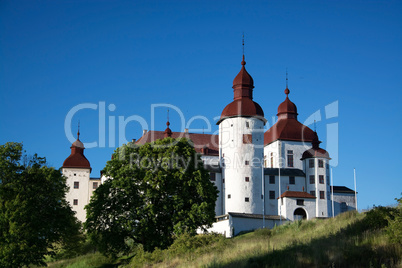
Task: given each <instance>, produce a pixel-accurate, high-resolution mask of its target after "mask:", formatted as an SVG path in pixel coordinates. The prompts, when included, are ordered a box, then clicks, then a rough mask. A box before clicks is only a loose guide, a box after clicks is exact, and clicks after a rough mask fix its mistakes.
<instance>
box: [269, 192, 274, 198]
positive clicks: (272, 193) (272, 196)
mask: <svg viewBox="0 0 402 268" xmlns="http://www.w3.org/2000/svg"><path fill="white" fill-rule="evenodd" d="M269 199H275V191H269Z"/></svg>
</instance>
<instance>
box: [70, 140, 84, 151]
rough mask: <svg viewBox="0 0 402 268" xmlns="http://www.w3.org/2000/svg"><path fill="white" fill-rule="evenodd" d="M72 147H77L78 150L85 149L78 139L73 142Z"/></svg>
mask: <svg viewBox="0 0 402 268" xmlns="http://www.w3.org/2000/svg"><path fill="white" fill-rule="evenodd" d="M72 146H75V147H79V148H84V149H85V147H84V144H83V143H82V142H81V141H80V140H79V139H77V140H76V141H75V142H73V145H72Z"/></svg>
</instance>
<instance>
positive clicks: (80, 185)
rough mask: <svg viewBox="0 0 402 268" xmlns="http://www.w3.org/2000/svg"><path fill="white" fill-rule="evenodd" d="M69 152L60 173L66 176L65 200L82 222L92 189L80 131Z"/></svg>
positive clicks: (84, 218)
mask: <svg viewBox="0 0 402 268" xmlns="http://www.w3.org/2000/svg"><path fill="white" fill-rule="evenodd" d="M70 148H71V154H70V156H69V157H67V158H66V160H64V163H63V166H62V173H63V175H64V176H65V177H66V178H67V186H68V187H69V190H68V192H67V194H66V200H67V201H68V202H70V204H71V206H72V208H73V210H74V211H75V212H76V213H77V214H76V217H77V218H78V219H79V220H80V221H82V222H84V221H85V220H86V211H85V206H86V205H87V204H88V203H89V199H90V196H91V194H92V191H93V190H94V189H93V187H92V185H90V173H91V165H90V164H89V161H88V159H87V158H86V157H85V155H84V149H85V147H84V144H83V143H82V142H81V141H80V132H79V131H78V133H77V140H76V141H75V142H74V143H73V144H72V145H71V147H70Z"/></svg>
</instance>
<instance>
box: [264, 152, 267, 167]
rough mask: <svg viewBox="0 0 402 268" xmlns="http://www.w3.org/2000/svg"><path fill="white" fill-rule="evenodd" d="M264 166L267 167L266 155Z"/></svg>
mask: <svg viewBox="0 0 402 268" xmlns="http://www.w3.org/2000/svg"><path fill="white" fill-rule="evenodd" d="M264 167H267V156H266V155H264Z"/></svg>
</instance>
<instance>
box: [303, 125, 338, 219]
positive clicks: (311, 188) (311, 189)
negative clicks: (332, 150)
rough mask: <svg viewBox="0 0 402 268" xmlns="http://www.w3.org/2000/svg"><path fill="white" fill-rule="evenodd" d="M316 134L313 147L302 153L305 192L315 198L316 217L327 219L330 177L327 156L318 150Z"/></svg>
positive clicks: (326, 153) (324, 151)
mask: <svg viewBox="0 0 402 268" xmlns="http://www.w3.org/2000/svg"><path fill="white" fill-rule="evenodd" d="M320 143H321V141H319V139H318V135H317V132H314V139H313V141H312V145H313V147H312V148H310V149H308V150H307V151H305V152H304V153H303V156H302V158H301V160H302V161H303V166H304V171H305V174H306V185H307V192H308V193H310V194H311V195H313V196H315V197H316V217H329V216H330V215H329V211H330V210H329V205H330V183H329V180H330V177H329V160H331V158H330V157H329V154H328V152H327V151H326V150H324V149H322V148H320V146H319V145H320Z"/></svg>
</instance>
